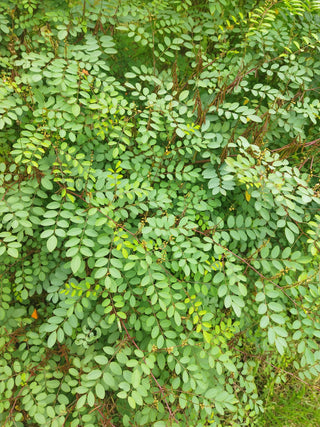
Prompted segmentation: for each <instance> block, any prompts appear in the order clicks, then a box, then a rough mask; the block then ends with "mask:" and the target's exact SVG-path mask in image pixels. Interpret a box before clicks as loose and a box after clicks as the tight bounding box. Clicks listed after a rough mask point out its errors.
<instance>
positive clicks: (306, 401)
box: [258, 379, 320, 427]
mask: <svg viewBox="0 0 320 427" xmlns="http://www.w3.org/2000/svg"><path fill="white" fill-rule="evenodd" d="M266 394H267V396H266V400H265V412H264V414H262V416H261V418H260V420H259V424H258V425H259V426H261V427H277V426H279V427H280V426H281V427H320V379H318V381H317V382H315V383H314V386H313V387H311V386H307V385H305V384H303V383H301V382H299V381H297V380H294V381H288V382H287V383H285V384H280V385H277V386H275V387H274V390H273V393H272V395H271V393H266Z"/></svg>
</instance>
